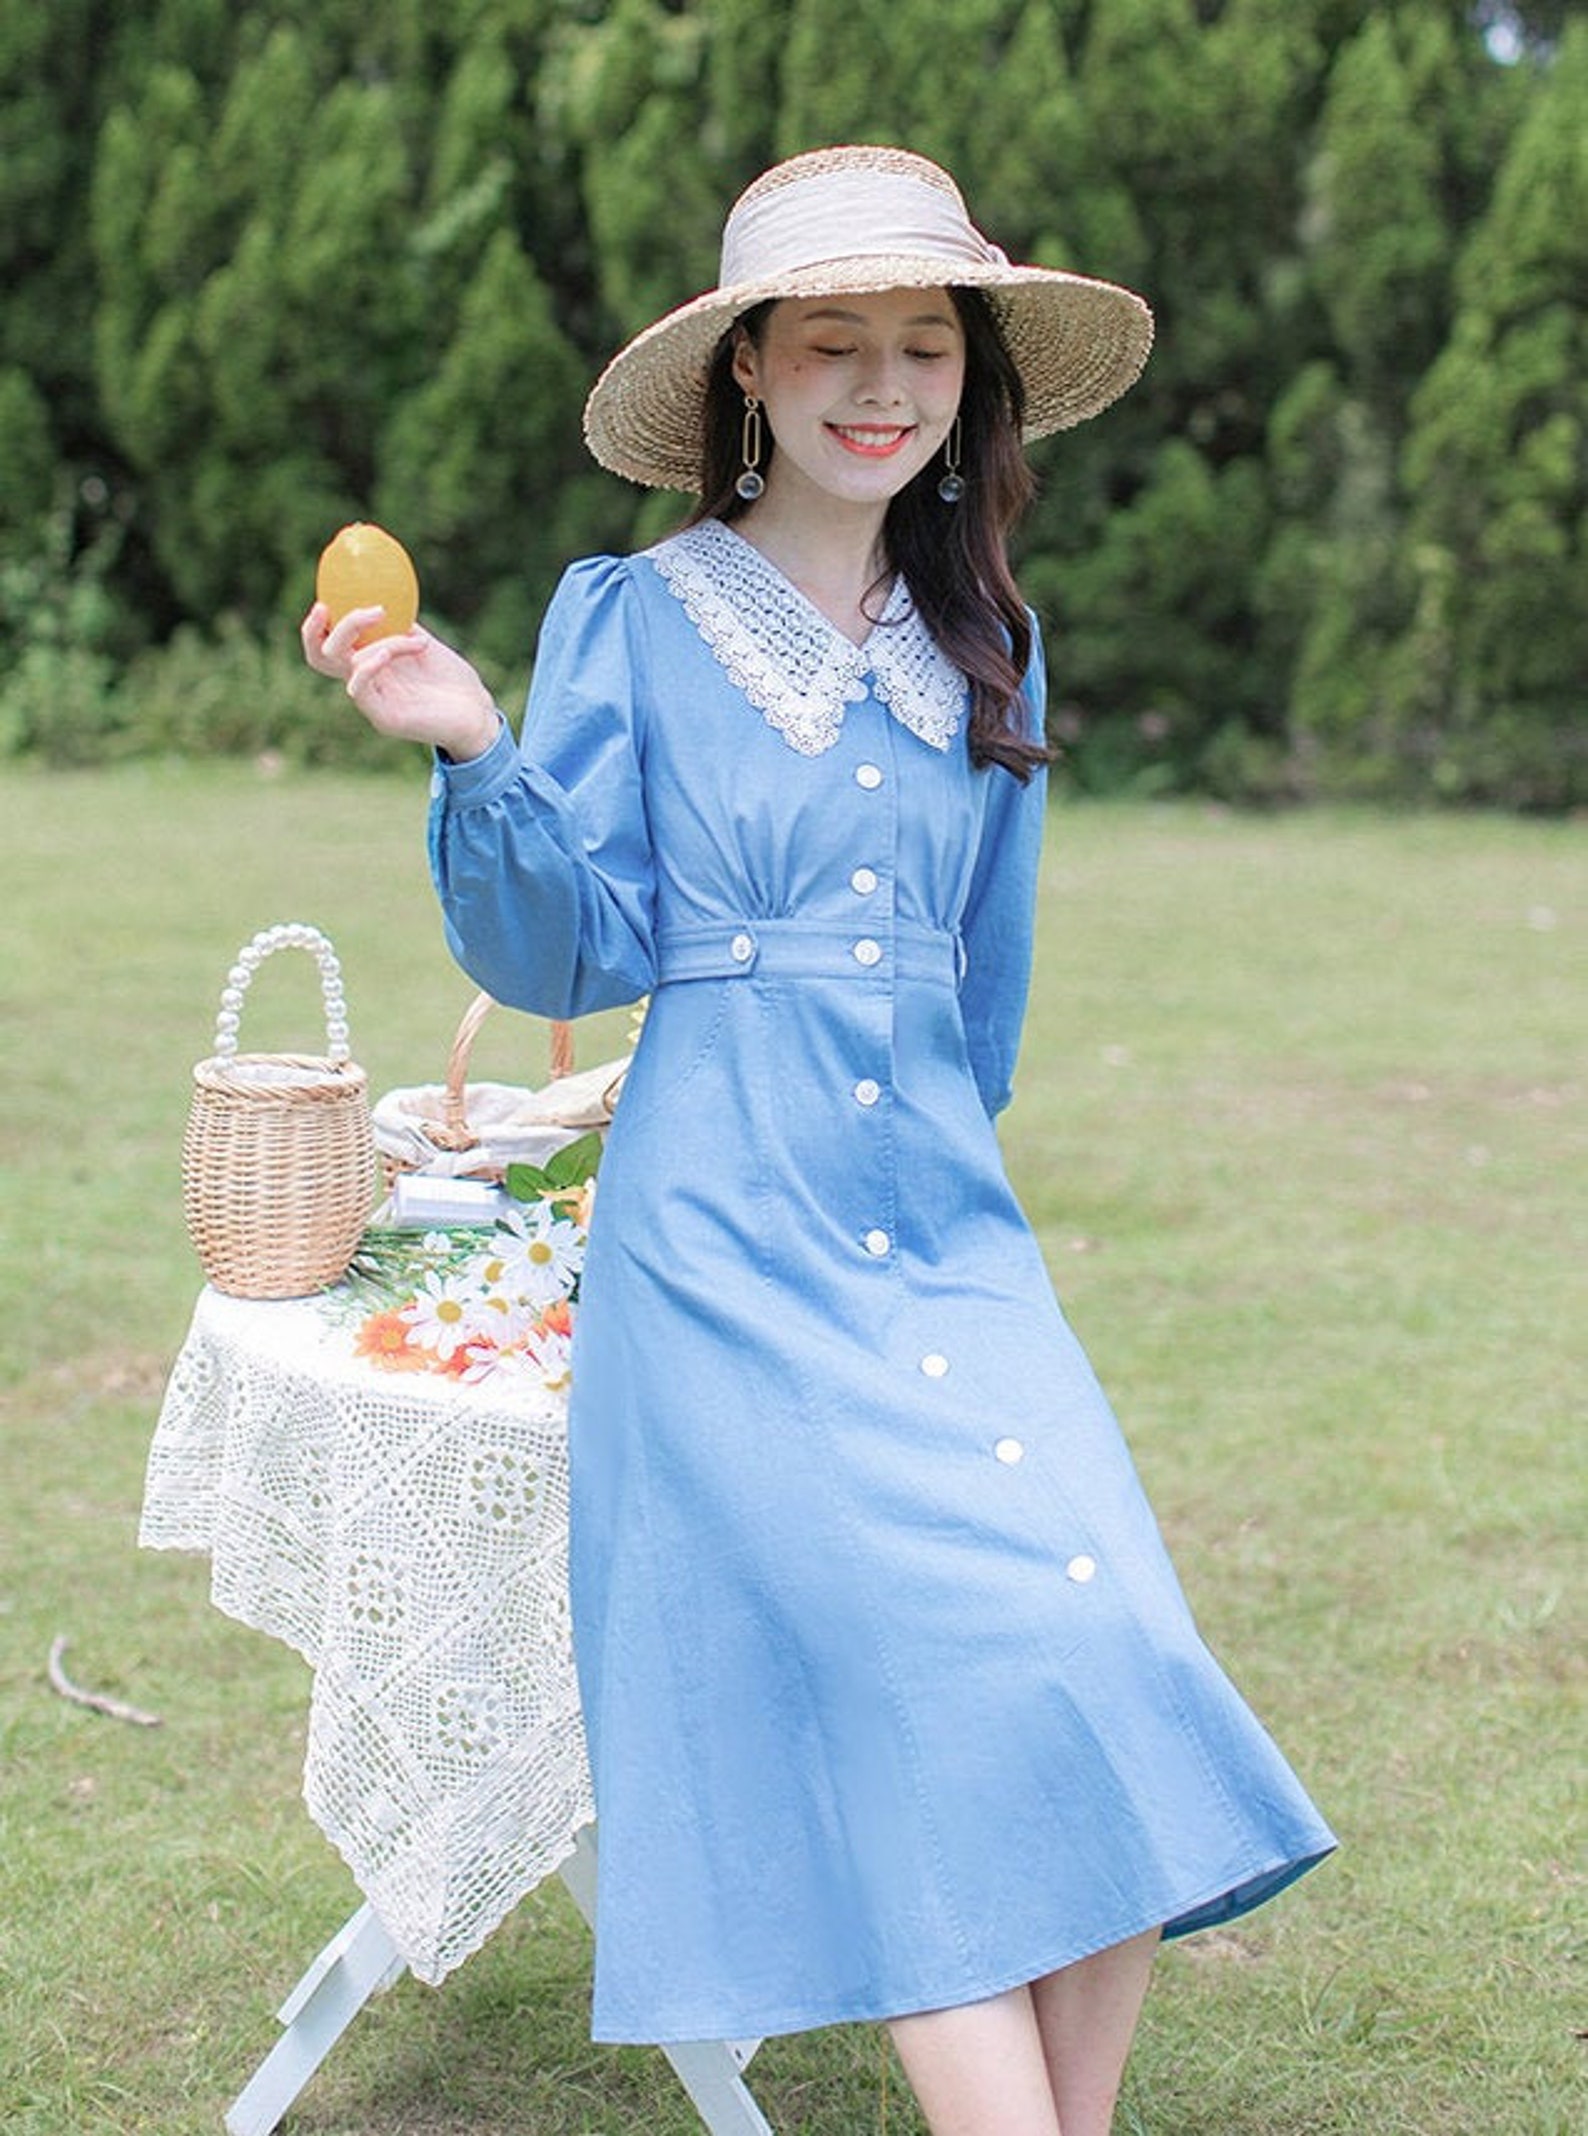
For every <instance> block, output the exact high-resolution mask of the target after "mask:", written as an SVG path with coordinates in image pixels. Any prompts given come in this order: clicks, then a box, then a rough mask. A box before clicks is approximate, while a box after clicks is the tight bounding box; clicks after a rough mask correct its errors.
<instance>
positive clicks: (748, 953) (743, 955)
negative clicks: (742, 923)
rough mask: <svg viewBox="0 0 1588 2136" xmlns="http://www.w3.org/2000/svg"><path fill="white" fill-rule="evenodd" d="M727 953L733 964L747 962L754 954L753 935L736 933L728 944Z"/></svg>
mask: <svg viewBox="0 0 1588 2136" xmlns="http://www.w3.org/2000/svg"><path fill="white" fill-rule="evenodd" d="M728 954H729V956H730V957H732V959H733V961H734V963H735V964H748V963H749V961H750V959H751V958H752V957H753V956H754V955H755V938H754V936H753V935H747V934H736V935H735V936H734V938H733V940H732V941H731V942H730V943H729V944H728Z"/></svg>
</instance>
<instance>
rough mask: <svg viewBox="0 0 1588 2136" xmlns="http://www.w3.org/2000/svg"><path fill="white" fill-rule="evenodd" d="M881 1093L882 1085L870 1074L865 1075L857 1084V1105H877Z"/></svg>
mask: <svg viewBox="0 0 1588 2136" xmlns="http://www.w3.org/2000/svg"><path fill="white" fill-rule="evenodd" d="M881 1095H882V1085H881V1084H880V1083H878V1082H875V1081H873V1079H872V1078H871V1077H870V1076H869V1075H863V1076H862V1077H861V1078H860V1081H859V1082H858V1083H857V1084H856V1085H855V1103H856V1104H857V1105H875V1104H876V1102H877V1100H878V1098H880V1097H881Z"/></svg>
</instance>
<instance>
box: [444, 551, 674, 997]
mask: <svg viewBox="0 0 1588 2136" xmlns="http://www.w3.org/2000/svg"><path fill="white" fill-rule="evenodd" d="M629 573H630V566H629V564H628V562H627V561H626V560H625V559H622V558H613V557H592V558H589V559H586V560H585V561H584V562H582V563H578V564H575V565H573V566H572V567H571V568H570V570H569V571H568V572H567V573H566V574H565V575H564V577H563V579H562V581H561V583H560V585H559V586H558V588H557V591H556V593H555V594H554V595H553V597H552V601H551V605H550V607H549V608H548V609H547V611H546V618H545V622H544V625H543V626H542V630H541V637H540V645H539V649H538V652H537V655H536V660H535V672H534V678H533V681H532V682H531V685H530V692H529V703H528V707H527V709H526V712H525V715H524V726H523V738H522V742H521V744H520V745H518V746H516V747H515V745H514V743H513V739H512V736H511V735H510V734H509V733H508V731H507V729H506V728H505V726H504V728H503V730H502V733H501V734H500V735H499V736H498V738H497V741H496V743H495V744H494V746H493V747H492V748H491V749H490V750H489V751H487V753H486V754H485V755H484V756H483V757H478V758H475V759H474V760H473V761H472V762H470V763H467V764H440V765H438V766H437V768H436V774H435V780H434V784H433V789H432V794H433V798H432V805H431V813H430V864H431V872H432V875H433V876H434V879H435V885H436V890H437V892H438V894H439V896H440V899H441V905H442V912H443V916H444V920H445V925H446V934H447V941H448V944H449V946H450V947H451V950H452V953H453V955H454V956H455V957H456V958H457V960H458V962H459V963H460V964H461V965H462V967H463V969H464V970H465V971H466V972H468V974H469V975H470V977H471V978H473V979H474V980H476V981H477V982H478V984H479V985H481V986H482V987H484V988H486V989H487V990H488V991H489V992H490V993H491V994H493V995H495V997H496V998H497V1000H498V1001H502V1002H505V1003H507V1004H508V1005H510V1006H511V1007H514V1008H520V1009H527V1010H529V1011H530V1012H531V1013H532V1014H535V1015H540V1016H553V1017H572V1016H582V1015H586V1014H588V1013H589V1012H590V1011H591V1010H594V1009H602V1008H611V1007H614V1006H617V1005H619V1004H621V1003H624V1002H629V1001H633V1000H636V999H637V998H638V997H639V996H640V995H641V994H643V993H646V992H647V991H648V990H649V988H650V987H651V985H652V983H653V980H654V978H655V958H654V951H653V910H654V895H655V884H654V872H653V867H652V858H651V842H650V833H649V826H648V824H647V820H646V813H645V804H644V797H643V792H642V786H641V763H640V753H641V750H642V748H643V737H642V735H641V733H640V732H639V720H638V716H637V702H638V700H637V688H636V677H637V676H638V675H639V674H641V673H643V648H642V646H641V644H640V643H639V642H638V641H639V638H640V633H641V630H642V625H641V622H640V618H639V615H638V604H637V601H636V599H635V596H634V592H633V588H632V586H631V584H630V578H629Z"/></svg>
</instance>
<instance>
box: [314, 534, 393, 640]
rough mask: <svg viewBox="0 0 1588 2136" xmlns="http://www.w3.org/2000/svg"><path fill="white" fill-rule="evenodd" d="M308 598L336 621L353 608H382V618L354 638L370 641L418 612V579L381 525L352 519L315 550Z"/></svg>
mask: <svg viewBox="0 0 1588 2136" xmlns="http://www.w3.org/2000/svg"><path fill="white" fill-rule="evenodd" d="M314 597H315V599H316V600H317V601H323V602H324V603H325V605H326V607H327V608H329V609H330V611H331V621H332V622H333V623H338V622H340V621H341V619H342V617H343V616H345V615H346V614H347V613H348V611H349V610H350V609H353V608H384V609H385V611H386V614H385V617H384V619H383V620H382V621H381V622H379V623H375V624H372V625H371V626H370V628H369V629H368V630H366V631H363V632H361V633H360V635H359V638H358V643H359V644H360V645H371V644H373V643H374V641H375V639H377V638H390V637H393V636H395V635H396V634H398V633H400V632H402V631H405V630H412V629H413V627H414V619H415V617H416V616H417V615H418V613H419V579H418V575H417V573H416V572H415V570H414V567H413V560H412V558H411V557H410V556H409V554H408V551H407V550H406V549H405V548H404V547H403V545H402V543H401V542H400V541H398V540H397V538H396V536H395V535H392V534H388V533H387V532H386V529H385V528H384V527H371V526H366V525H365V524H364V522H363V521H362V520H355V521H354V523H353V524H352V525H351V526H347V527H343V528H342V530H341V532H340V533H338V534H333V535H332V537H331V539H330V540H329V541H328V542H327V543H326V545H325V547H324V548H323V549H322V550H321V552H320V563H319V568H318V570H317V571H316V572H315V574H314Z"/></svg>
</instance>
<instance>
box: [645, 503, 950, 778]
mask: <svg viewBox="0 0 1588 2136" xmlns="http://www.w3.org/2000/svg"><path fill="white" fill-rule="evenodd" d="M645 553H646V555H647V556H648V557H649V558H650V560H651V562H652V563H653V564H654V565H655V566H656V568H657V570H658V571H659V572H660V573H661V575H662V578H663V580H664V581H665V583H666V585H667V587H668V589H669V591H670V592H672V593H673V594H675V595H676V596H677V598H678V599H679V600H680V601H681V602H682V603H683V606H684V611H685V613H686V614H687V615H688V617H689V619H690V621H691V622H692V623H693V624H694V626H695V628H696V630H698V631H699V633H700V635H701V637H702V639H703V640H704V641H705V643H706V645H707V646H708V647H709V648H710V649H711V651H712V653H713V654H714V655H715V656H716V658H717V660H718V662H719V663H720V664H721V666H722V668H723V669H724V671H725V672H726V673H727V675H728V677H729V678H730V680H731V681H733V682H735V683H737V684H738V686H739V688H740V689H741V690H743V692H744V694H745V696H746V697H748V698H749V700H750V702H751V704H753V705H754V706H755V708H756V710H757V711H758V712H759V713H761V714H762V716H763V717H764V718H765V720H766V721H767V723H768V725H769V726H771V727H774V728H775V729H776V730H777V732H778V733H779V734H781V735H782V737H783V739H784V741H786V742H787V743H788V745H789V747H790V748H791V749H797V750H798V751H799V752H800V754H801V755H802V756H820V755H821V754H822V752H823V750H825V749H831V748H832V746H833V744H834V742H836V741H837V739H838V737H839V735H840V733H841V732H842V731H843V724H844V710H845V707H846V706H848V705H852V704H858V703H859V702H860V701H861V699H862V698H864V697H865V695H866V678H867V676H868V675H869V676H870V678H871V683H872V687H873V689H874V690H875V692H876V695H877V697H878V698H879V699H880V700H881V702H882V703H883V704H885V705H886V706H887V707H888V710H889V711H890V712H891V713H892V714H893V716H894V718H895V719H896V720H897V721H898V722H899V724H900V726H901V727H908V728H909V730H910V732H911V733H912V734H914V735H916V736H918V737H919V739H920V740H921V741H923V742H927V743H929V744H930V745H931V747H932V748H934V749H946V748H947V747H948V745H949V743H950V742H951V741H952V740H953V739H954V736H955V735H956V734H957V733H958V731H959V723H960V720H961V718H962V716H963V713H964V707H965V677H964V676H963V675H962V674H961V673H960V671H959V669H958V668H957V667H955V665H954V663H953V662H952V661H951V660H950V659H949V658H948V656H947V655H946V654H945V653H944V652H943V651H942V650H941V649H940V648H939V646H938V644H937V641H936V640H935V639H934V638H933V636H932V634H931V632H930V631H929V630H928V629H927V627H926V625H925V623H923V622H922V620H921V618H920V616H919V615H918V613H917V612H916V608H915V603H914V602H913V601H912V600H911V599H910V591H909V588H908V587H907V586H906V585H905V583H904V579H903V576H902V575H901V576H899V577H898V578H896V579H895V580H894V582H893V590H892V591H891V592H890V594H889V595H888V600H887V605H886V606H885V607H884V609H883V611H882V616H881V619H880V620H879V621H878V622H877V623H876V624H875V625H874V626H873V628H872V631H871V635H870V636H869V637H868V638H867V639H866V642H865V644H864V645H856V644H855V643H854V641H853V640H852V639H850V638H846V637H845V636H844V634H843V632H842V631H841V630H840V629H839V628H838V626H837V625H836V624H835V623H832V622H829V620H828V619H827V617H826V616H824V615H823V614H822V612H821V610H820V609H819V608H817V607H815V606H814V605H813V604H812V603H811V602H810V601H808V600H807V599H806V598H805V596H804V594H802V593H801V592H800V590H799V588H798V587H797V586H795V585H793V584H792V583H791V582H790V581H789V580H788V579H786V578H785V577H784V576H783V574H782V572H781V571H779V570H778V568H777V566H776V565H775V564H772V563H769V562H768V561H767V559H766V558H765V557H764V556H763V555H762V554H761V552H760V550H759V549H757V548H755V547H754V545H753V544H752V543H750V542H748V541H746V540H745V538H744V536H743V535H742V534H736V533H735V532H734V531H733V529H732V528H731V527H729V526H725V525H724V524H723V522H722V521H721V520H720V519H706V520H702V522H701V523H700V525H699V526H695V527H686V528H685V530H684V532H683V533H682V534H674V535H673V536H671V537H670V539H668V540H667V541H664V542H659V543H658V544H657V546H656V547H655V548H654V549H648V550H646V552H645Z"/></svg>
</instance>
